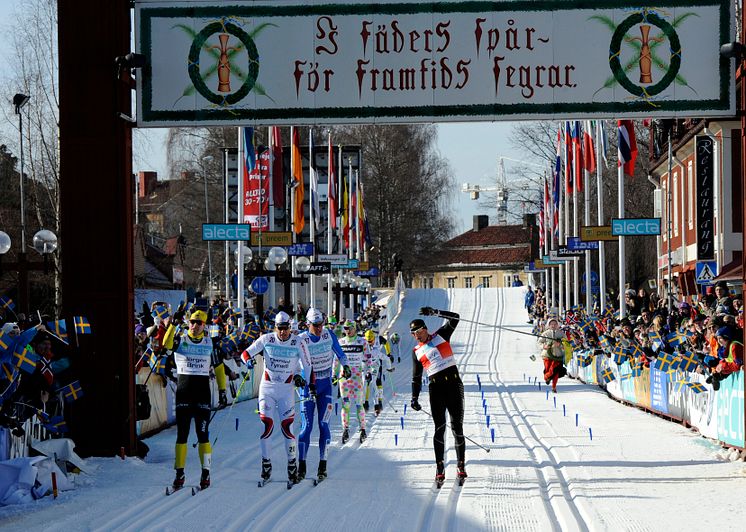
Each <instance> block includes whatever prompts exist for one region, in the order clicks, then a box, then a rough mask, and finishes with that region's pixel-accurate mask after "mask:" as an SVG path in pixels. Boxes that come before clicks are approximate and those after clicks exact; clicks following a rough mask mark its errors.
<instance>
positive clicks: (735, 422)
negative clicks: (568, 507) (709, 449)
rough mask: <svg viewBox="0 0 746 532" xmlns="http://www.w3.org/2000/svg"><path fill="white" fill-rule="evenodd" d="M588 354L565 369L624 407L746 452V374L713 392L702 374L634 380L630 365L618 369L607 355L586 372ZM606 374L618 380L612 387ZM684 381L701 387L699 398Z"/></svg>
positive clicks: (650, 372)
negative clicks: (662, 419) (702, 388)
mask: <svg viewBox="0 0 746 532" xmlns="http://www.w3.org/2000/svg"><path fill="white" fill-rule="evenodd" d="M589 354H590V353H589V352H588V351H575V352H574V353H573V357H572V359H571V360H570V362H569V363H568V365H567V373H568V375H569V376H571V377H573V378H576V379H579V380H580V381H582V382H584V383H586V384H593V385H597V386H599V387H601V388H603V389H604V390H606V392H607V393H608V394H609V395H610V396H611V397H613V398H615V399H617V400H619V401H621V402H623V403H626V404H629V405H632V406H636V407H639V408H642V409H644V410H647V411H649V412H654V413H656V414H660V415H661V416H665V417H668V418H670V419H673V420H677V421H680V422H682V423H685V424H687V425H688V426H691V427H693V428H696V429H697V430H698V431H699V433H700V434H702V435H703V436H706V437H707V438H711V439H713V440H717V441H719V442H720V443H722V444H724V445H727V446H729V447H737V448H739V449H744V448H746V431H745V429H744V427H745V425H746V422H745V420H746V417H745V412H746V410H745V409H744V371H743V369H741V371H738V372H737V373H733V374H731V375H730V376H729V377H727V378H726V379H725V380H723V381H721V383H720V389H719V390H717V391H715V390H714V389H713V388H712V385H710V384H707V383H706V382H705V378H706V377H705V376H704V375H700V374H698V373H692V372H685V371H680V370H675V371H671V372H664V371H660V370H658V369H655V368H643V369H642V372H641V373H640V375H637V376H633V375H632V367H631V366H630V364H629V362H628V361H626V362H624V363H622V364H621V365H617V364H616V363H615V362H614V360H612V359H611V358H609V357H607V356H606V355H605V354H604V355H597V356H595V357H593V361H592V362H591V364H590V365H588V366H586V367H583V365H582V364H581V361H582V360H584V359H585V358H586V357H587V356H588V355H589ZM607 369H611V371H612V373H613V376H614V379H613V380H610V381H609V382H606V380H607V379H606V378H604V372H605V371H606V370H607ZM682 381H687V382H696V383H699V384H701V385H702V386H703V387H704V391H702V392H699V393H697V392H695V391H694V390H692V389H690V388H689V387H687V386H683V385H681V382H682Z"/></svg>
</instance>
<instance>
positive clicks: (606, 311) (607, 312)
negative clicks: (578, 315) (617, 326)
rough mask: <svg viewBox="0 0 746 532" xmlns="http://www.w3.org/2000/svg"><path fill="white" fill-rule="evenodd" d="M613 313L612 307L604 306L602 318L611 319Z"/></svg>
mask: <svg viewBox="0 0 746 532" xmlns="http://www.w3.org/2000/svg"><path fill="white" fill-rule="evenodd" d="M615 312H616V311H615V310H614V307H612V306H611V305H606V308H605V309H604V318H613V317H614V314H615Z"/></svg>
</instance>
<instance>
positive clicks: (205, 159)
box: [200, 155, 240, 306]
mask: <svg viewBox="0 0 746 532" xmlns="http://www.w3.org/2000/svg"><path fill="white" fill-rule="evenodd" d="M212 159H213V157H212V155H206V156H205V157H202V160H201V161H200V166H201V167H202V179H203V180H204V182H205V223H207V224H209V223H210V207H209V203H208V201H207V171H206V170H205V163H206V162H210V161H212ZM207 271H208V275H209V276H210V277H209V279H208V281H207V286H208V289H209V290H210V303H212V248H211V247H210V241H209V240H208V241H207ZM239 306H240V305H239Z"/></svg>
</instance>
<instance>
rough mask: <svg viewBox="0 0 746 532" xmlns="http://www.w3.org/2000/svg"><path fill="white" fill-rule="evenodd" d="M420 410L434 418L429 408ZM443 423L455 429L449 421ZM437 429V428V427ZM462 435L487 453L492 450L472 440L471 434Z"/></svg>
mask: <svg viewBox="0 0 746 532" xmlns="http://www.w3.org/2000/svg"><path fill="white" fill-rule="evenodd" d="M420 410H421V411H422V412H424V413H425V414H427V415H428V416H430V418H431V419H432V417H433V415H432V414H431V413H430V412H428V411H427V410H425V409H424V408H420ZM443 425H445V426H446V427H448V428H449V429H451V430H453V429H452V428H451V426H450V425H449V424H448V422H445V423H443ZM443 425H441V427H442V426H443ZM438 428H440V427H438ZM436 430H437V429H436ZM461 436H463V437H464V439H466V440H469V441H470V442H471V443H473V444H474V445H476V446H477V447H479V448H480V449H482V450H483V451H485V452H487V453H488V452H490V450H489V449H488V448H487V447H485V446H484V445H481V444H479V443H477V442H475V441H474V440H472V439H471V438H470V437H469V436H467V435H466V434H461Z"/></svg>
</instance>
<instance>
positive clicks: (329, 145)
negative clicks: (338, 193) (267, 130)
mask: <svg viewBox="0 0 746 532" xmlns="http://www.w3.org/2000/svg"><path fill="white" fill-rule="evenodd" d="M327 149H328V150H329V155H328V157H327V159H328V160H327V166H326V169H327V177H326V188H327V193H326V212H327V217H326V226H327V227H326V231H327V232H326V252H327V253H328V254H329V255H331V254H332V253H334V250H333V249H332V245H333V243H332V242H333V238H332V236H333V235H332V219H333V218H332V216H334V217H336V216H337V213H336V212H335V211H336V209H337V202H336V201H335V202H334V210H332V195H333V192H332V187H333V186H334V185H336V180H334V182H332V173H333V172H332V169H333V167H334V148H333V147H332V134H331V133H329V135H328V140H327ZM333 295H334V294H333V293H332V270H331V268H329V273H328V274H327V275H326V315H327V316H328V315H329V314H331V313H332V310H333V307H332V300H333Z"/></svg>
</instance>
